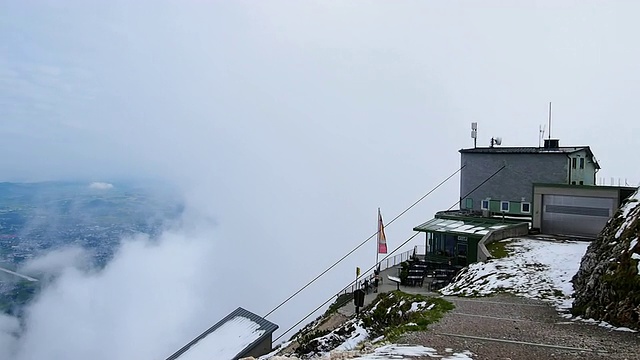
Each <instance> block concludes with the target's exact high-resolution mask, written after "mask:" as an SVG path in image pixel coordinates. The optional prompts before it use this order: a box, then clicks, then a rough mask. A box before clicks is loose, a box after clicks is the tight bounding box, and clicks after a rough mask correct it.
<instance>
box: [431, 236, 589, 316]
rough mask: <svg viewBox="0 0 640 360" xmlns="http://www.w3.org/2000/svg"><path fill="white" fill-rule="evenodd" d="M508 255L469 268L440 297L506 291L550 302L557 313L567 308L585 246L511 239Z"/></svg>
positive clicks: (582, 244) (587, 244)
mask: <svg viewBox="0 0 640 360" xmlns="http://www.w3.org/2000/svg"><path fill="white" fill-rule="evenodd" d="M511 240H512V242H511V243H510V244H508V245H506V247H507V248H508V249H509V251H510V253H511V255H510V256H508V257H506V258H502V259H493V260H489V261H488V262H484V263H475V264H471V265H469V266H468V267H467V268H466V269H465V270H463V271H462V272H460V273H459V274H458V275H457V276H456V277H455V278H454V281H453V282H452V283H451V284H449V285H447V286H446V287H445V288H443V289H442V290H441V291H440V292H441V293H442V294H443V295H461V296H487V295H490V294H493V293H496V292H509V293H513V294H515V295H519V296H524V297H528V298H532V299H539V300H543V301H548V302H551V303H553V304H554V305H555V306H556V308H557V309H558V310H562V311H565V310H568V309H570V308H571V303H572V298H571V297H572V295H573V285H572V284H571V278H572V277H573V275H574V274H575V273H577V272H578V269H579V267H580V261H581V259H582V256H583V255H584V253H585V252H586V250H587V247H588V246H589V243H587V242H577V241H563V242H555V241H546V240H536V239H528V238H520V239H511Z"/></svg>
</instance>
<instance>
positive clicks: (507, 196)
mask: <svg viewBox="0 0 640 360" xmlns="http://www.w3.org/2000/svg"><path fill="white" fill-rule="evenodd" d="M460 155H461V157H460V159H461V164H462V165H465V164H466V166H465V168H464V169H462V171H461V172H460V197H461V198H462V199H461V200H462V203H461V205H462V207H463V208H464V205H465V195H466V194H467V193H469V192H470V191H471V190H473V189H474V188H475V187H476V186H478V185H479V184H480V183H482V182H483V181H484V180H486V179H487V178H488V177H489V176H491V174H493V173H494V172H496V171H497V170H498V169H500V168H501V167H502V166H503V165H506V167H505V168H504V169H503V170H502V171H500V172H499V173H498V174H497V175H496V176H494V177H493V178H492V179H491V180H489V181H487V182H486V183H485V184H484V185H482V186H481V187H480V188H478V189H477V190H475V191H474V192H472V193H471V194H470V195H468V196H466V197H468V198H472V199H473V209H474V210H480V205H481V201H482V200H484V199H487V198H491V199H494V200H505V201H517V202H520V201H523V200H522V199H523V198H524V201H525V202H532V200H533V199H532V194H533V184H534V183H551V184H567V183H568V180H569V158H568V157H567V155H566V154H558V153H553V154H499V153H460Z"/></svg>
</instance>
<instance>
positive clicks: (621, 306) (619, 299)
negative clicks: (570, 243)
mask: <svg viewBox="0 0 640 360" xmlns="http://www.w3.org/2000/svg"><path fill="white" fill-rule="evenodd" d="M639 234H640V193H639V192H636V193H635V194H634V195H632V196H631V197H630V198H629V200H627V201H626V202H625V203H624V204H623V206H622V207H621V208H620V210H618V212H617V213H616V215H615V216H614V217H613V218H612V219H611V220H609V222H608V223H607V226H606V227H605V228H604V229H603V230H602V232H601V233H600V235H599V236H598V238H597V239H596V240H595V241H594V242H593V243H592V244H591V245H590V246H589V248H588V249H587V252H586V254H585V255H584V257H583V258H582V262H581V263H580V270H578V273H577V274H576V275H575V276H574V277H573V287H574V289H575V294H574V297H575V300H574V301H573V308H572V310H571V311H572V313H573V314H574V315H581V316H583V317H586V318H593V319H597V320H604V321H606V322H608V323H610V324H612V325H616V326H625V327H629V328H634V329H640V245H639V244H638V243H639V239H638V238H639V236H640V235H639Z"/></svg>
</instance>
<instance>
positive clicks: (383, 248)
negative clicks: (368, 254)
mask: <svg viewBox="0 0 640 360" xmlns="http://www.w3.org/2000/svg"><path fill="white" fill-rule="evenodd" d="M386 253H387V237H386V236H385V235H384V224H383V223H382V214H380V209H378V254H386Z"/></svg>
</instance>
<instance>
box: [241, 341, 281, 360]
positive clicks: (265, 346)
mask: <svg viewBox="0 0 640 360" xmlns="http://www.w3.org/2000/svg"><path fill="white" fill-rule="evenodd" d="M271 338H272V335H269V336H267V337H266V338H265V339H264V340H262V342H260V343H259V344H257V345H256V346H254V347H252V348H251V350H249V351H248V352H247V353H246V354H244V355H242V356H241V358H242V357H250V356H252V357H254V358H256V359H257V358H259V357H260V356H262V355H266V354H268V353H270V352H271V350H272V349H273V346H272V345H271V343H272V340H271Z"/></svg>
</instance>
